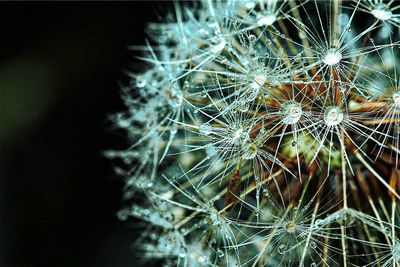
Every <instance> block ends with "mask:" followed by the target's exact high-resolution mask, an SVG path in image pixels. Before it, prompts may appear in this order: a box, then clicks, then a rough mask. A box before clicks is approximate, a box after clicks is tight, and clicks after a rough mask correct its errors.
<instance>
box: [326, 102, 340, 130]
mask: <svg viewBox="0 0 400 267" xmlns="http://www.w3.org/2000/svg"><path fill="white" fill-rule="evenodd" d="M343 118H344V115H343V111H342V110H341V109H340V108H339V107H335V106H331V107H327V108H326V110H325V112H324V121H325V124H326V125H327V126H335V125H338V124H339V123H341V122H342V121H343Z"/></svg>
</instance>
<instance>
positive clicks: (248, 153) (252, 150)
mask: <svg viewBox="0 0 400 267" xmlns="http://www.w3.org/2000/svg"><path fill="white" fill-rule="evenodd" d="M257 151H258V148H257V146H256V145H255V144H250V145H248V146H247V147H246V149H245V151H244V153H243V158H244V159H252V158H254V157H255V156H256V155H257Z"/></svg>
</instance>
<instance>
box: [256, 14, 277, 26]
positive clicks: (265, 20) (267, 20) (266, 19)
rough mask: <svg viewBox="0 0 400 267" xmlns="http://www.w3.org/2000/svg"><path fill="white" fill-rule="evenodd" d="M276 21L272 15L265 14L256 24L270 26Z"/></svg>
mask: <svg viewBox="0 0 400 267" xmlns="http://www.w3.org/2000/svg"><path fill="white" fill-rule="evenodd" d="M275 21H276V16H275V14H273V13H268V12H267V13H265V14H264V15H263V16H262V17H261V18H259V19H258V21H257V24H258V25H259V26H270V25H272V24H273V23H274V22H275Z"/></svg>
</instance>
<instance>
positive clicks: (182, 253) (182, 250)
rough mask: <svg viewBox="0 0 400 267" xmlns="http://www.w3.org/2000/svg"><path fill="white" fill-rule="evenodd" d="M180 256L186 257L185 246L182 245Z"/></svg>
mask: <svg viewBox="0 0 400 267" xmlns="http://www.w3.org/2000/svg"><path fill="white" fill-rule="evenodd" d="M179 257H181V258H184V257H186V249H185V248H184V247H181V248H180V250H179Z"/></svg>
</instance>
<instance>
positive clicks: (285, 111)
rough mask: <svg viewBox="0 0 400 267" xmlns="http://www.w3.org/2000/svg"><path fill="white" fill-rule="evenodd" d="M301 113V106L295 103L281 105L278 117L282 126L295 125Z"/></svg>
mask: <svg viewBox="0 0 400 267" xmlns="http://www.w3.org/2000/svg"><path fill="white" fill-rule="evenodd" d="M302 113H303V112H302V109H301V105H300V103H297V102H296V101H288V102H286V103H283V104H282V106H281V108H280V110H279V115H280V117H281V120H282V122H283V123H284V124H295V123H297V122H298V121H299V120H300V118H301V115H302Z"/></svg>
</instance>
